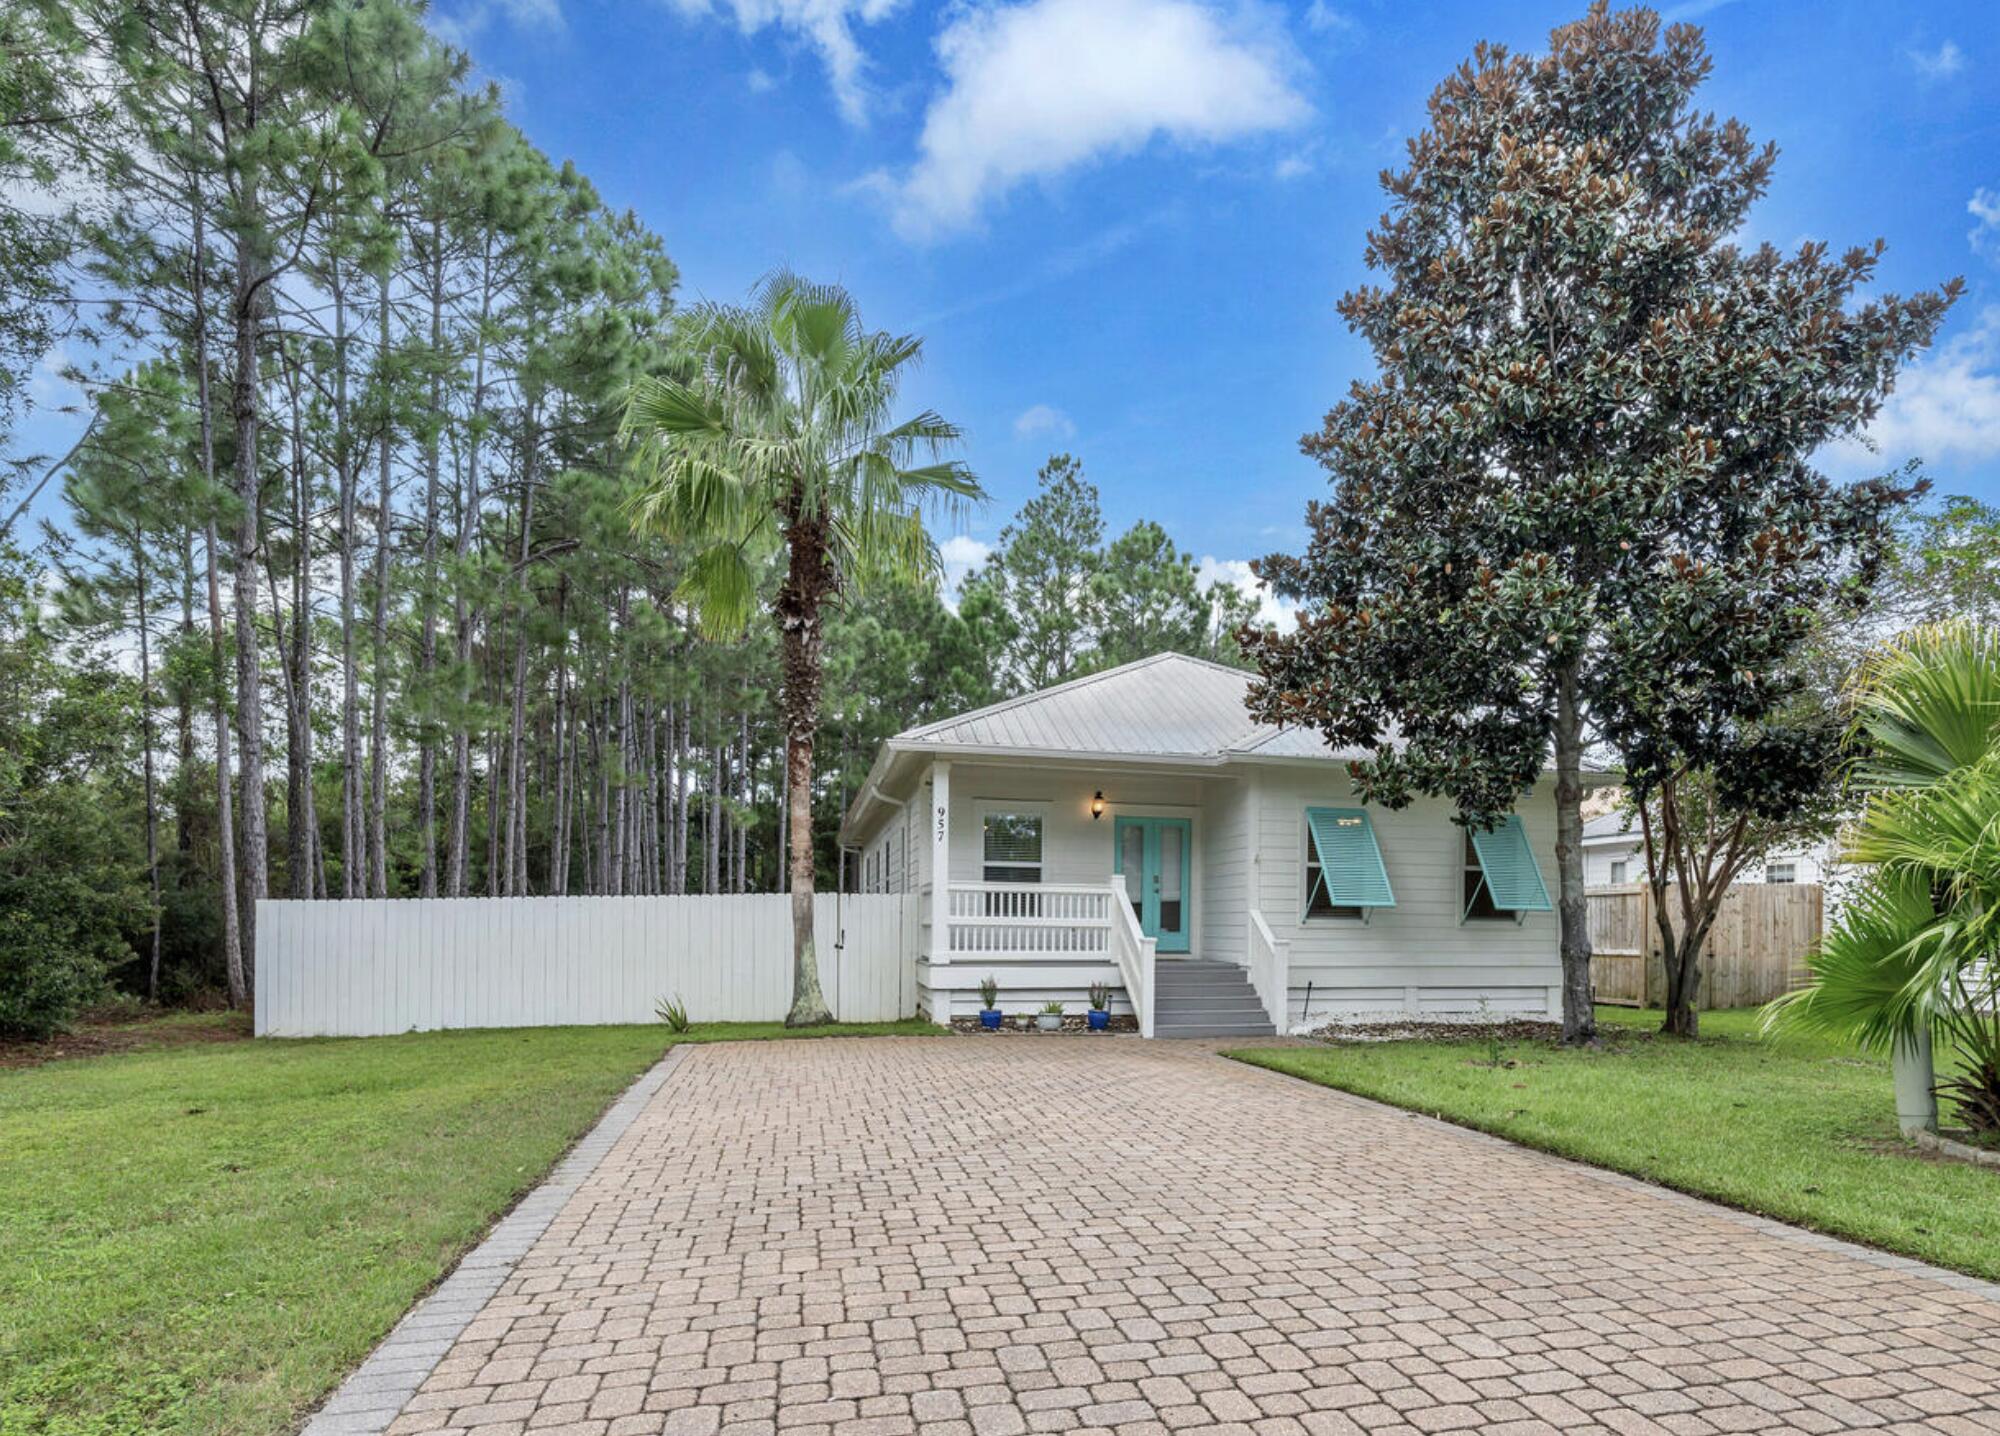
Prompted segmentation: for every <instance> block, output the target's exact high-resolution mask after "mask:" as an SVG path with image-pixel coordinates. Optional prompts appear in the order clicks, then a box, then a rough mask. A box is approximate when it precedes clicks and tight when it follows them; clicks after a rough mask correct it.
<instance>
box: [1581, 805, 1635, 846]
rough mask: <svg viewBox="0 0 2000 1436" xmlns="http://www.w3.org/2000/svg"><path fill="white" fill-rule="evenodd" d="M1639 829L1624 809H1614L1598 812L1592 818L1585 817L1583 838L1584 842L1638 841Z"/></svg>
mask: <svg viewBox="0 0 2000 1436" xmlns="http://www.w3.org/2000/svg"><path fill="white" fill-rule="evenodd" d="M1640 837H1641V834H1640V832H1639V829H1638V828H1637V827H1636V826H1635V825H1634V824H1633V822H1632V814H1631V812H1630V811H1629V810H1626V809H1614V810H1613V811H1611V812H1609V813H1599V814H1598V815H1597V816H1596V817H1594V818H1586V819H1585V820H1584V824H1583V840H1584V841H1585V842H1586V843H1610V842H1620V841H1630V842H1635V843H1636V842H1638V841H1639V839H1640Z"/></svg>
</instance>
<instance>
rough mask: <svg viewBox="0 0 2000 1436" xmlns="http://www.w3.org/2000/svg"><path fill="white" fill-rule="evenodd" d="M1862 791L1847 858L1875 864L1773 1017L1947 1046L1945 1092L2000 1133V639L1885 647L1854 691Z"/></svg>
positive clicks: (1941, 638)
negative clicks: (1956, 1062)
mask: <svg viewBox="0 0 2000 1436" xmlns="http://www.w3.org/2000/svg"><path fill="white" fill-rule="evenodd" d="M1855 700H1856V701H1855V727H1856V738H1857V740H1858V744H1857V746H1859V747H1860V748H1861V751H1862V754H1863V756H1862V758H1861V759H1860V761H1859V762H1858V763H1857V765H1856V777H1857V779H1858V780H1859V781H1860V783H1861V785H1862V786H1863V788H1864V790H1865V791H1866V792H1867V803H1866V806H1865V807H1864V808H1863V810H1862V814H1861V818H1860V820H1859V821H1858V822H1857V823H1856V824H1855V825H1854V827H1853V828H1852V829H1851V830H1850V832H1849V833H1848V837H1847V844H1846V854H1845V856H1846V858H1847V859H1848V860H1849V861H1850V862H1856V863H1866V864H1871V865H1872V870H1871V871H1870V873H1869V875H1868V877H1867V879H1866V880H1865V881H1864V882H1863V883H1862V884H1861V886H1860V888H1859V890H1858V891H1857V892H1856V893H1855V894H1854V895H1853V896H1852V897H1851V899H1850V900H1849V901H1848V902H1847V904H1846V905H1845V906H1844V908H1843V909H1842V911H1841V914H1840V917H1839V919H1838V920H1837V921H1836V922H1835V924H1834V926H1833V928H1832V930H1831V931H1830V932H1828V933H1827V935H1826V937H1825V938H1824V939H1823V940H1822V941H1821V943H1820V945H1819V948H1818V949H1817V950H1816V951H1815V952H1814V953H1813V954H1812V956H1811V957H1810V958H1808V959H1807V965H1808V967H1809V968H1810V969H1811V972H1812V978H1813V981H1812V985H1811V986H1809V987H1806V988H1802V989H1801V990H1799V991H1798V992H1794V993H1792V994H1790V995H1789V996H1787V997H1785V998H1782V999H1780V1000H1779V1001H1778V1002H1777V1003H1775V1004H1773V1006H1772V1008H1771V1010H1770V1015H1769V1020H1770V1021H1772V1022H1774V1023H1782V1024H1787V1025H1794V1026H1798V1027H1803V1028H1808V1029H1811V1030H1814V1031H1818V1032H1822V1033H1825V1034H1828V1035H1830V1036H1837V1037H1842V1038H1846V1039H1850V1040H1852V1041H1855V1042H1857V1043H1859V1044H1860V1045H1861V1046H1863V1047H1864V1048H1869V1049H1873V1050H1877V1051H1889V1052H1894V1053H1898V1054H1918V1055H1917V1061H1918V1062H1919V1063H1922V1064H1923V1067H1924V1069H1925V1070H1927V1069H1928V1064H1927V1063H1924V1062H1923V1057H1922V1055H1921V1054H1923V1053H1926V1052H1927V1051H1928V1047H1929V1043H1930V1040H1931V1038H1932V1037H1933V1036H1934V1035H1936V1036H1941V1037H1945V1038H1948V1039H1949V1040H1950V1042H1951V1043H1952V1045H1953V1046H1955V1047H1956V1049H1957V1051H1958V1054H1959V1057H1960V1058H1961V1059H1962V1065H1961V1067H1960V1069H1959V1070H1958V1071H1956V1072H1955V1073H1954V1074H1953V1075H1952V1076H1950V1077H1949V1078H1947V1079H1946V1081H1945V1082H1943V1083H1942V1084H1940V1085H1939V1086H1938V1087H1937V1088H1936V1090H1937V1091H1939V1092H1941V1093H1943V1094H1945V1095H1946V1096H1948V1097H1949V1098H1950V1099H1951V1100H1952V1102H1953V1103H1954V1105H1955V1106H1956V1107H1957V1109H1958V1114H1959V1116H1960V1117H1961V1118H1962V1119H1963V1120H1964V1121H1965V1122H1966V1124H1967V1125H1968V1126H1970V1127H1973V1128H1975V1129H1977V1130H1980V1131H1984V1132H1996V1133H2000V962H1996V961H1994V954H1995V952H1996V951H2000V741H1996V740H2000V631H1996V630H1994V629H1991V628H1982V627H1979V626H1978V625H1976V624H1971V623H1948V624H1940V625H1936V626H1932V627H1927V628H1920V629H1917V630H1915V631H1914V632H1912V633H1910V634H1907V635H1905V636H1904V637H1903V638H1901V639H1900V640H1898V641H1897V642H1895V643H1893V644H1890V645H1888V646H1887V647H1885V648H1883V649H1882V650H1881V651H1879V652H1878V653H1877V654H1876V656H1875V657H1874V659H1873V660H1872V661H1871V662H1870V663H1869V665H1868V667H1867V668H1866V669H1865V670H1864V671H1863V673H1862V675H1861V678H1860V680H1859V682H1858V684H1857V686H1856V692H1855Z"/></svg>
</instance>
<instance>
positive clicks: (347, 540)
mask: <svg viewBox="0 0 2000 1436" xmlns="http://www.w3.org/2000/svg"><path fill="white" fill-rule="evenodd" d="M330 276H331V277H330V279H329V281H328V283H329V287H330V289H331V290H332V293H333V467H334V474H335V480H336V483H337V485H338V489H339V493H338V496H337V502H338V505H339V509H340V895H341V896H342V897H349V898H356V897H360V896H361V893H362V884H363V882H364V881H365V880H366V876H367V871H368V859H367V852H366V846H365V845H366V843H367V841H368V839H367V833H366V830H365V829H364V828H363V826H362V821H361V806H362V793H361V785H362V783H363V781H364V779H363V778H362V776H361V686H360V685H361V680H360V677H359V676H358V671H357V666H356V660H355V653H354V617H355V607H356V604H355V593H354V530H355V527H356V512H355V511H356V507H357V493H356V490H357V488H358V487H359V486H358V484H357V483H356V481H355V475H354V455H353V451H352V449H351V447H350V445H349V438H350V435H351V433H352V430H353V423H352V415H351V414H350V413H349V411H348V402H347V286H346V284H345V283H344V282H343V281H342V279H341V277H340V264H339V261H338V260H335V261H334V262H333V263H332V265H331V266H330Z"/></svg>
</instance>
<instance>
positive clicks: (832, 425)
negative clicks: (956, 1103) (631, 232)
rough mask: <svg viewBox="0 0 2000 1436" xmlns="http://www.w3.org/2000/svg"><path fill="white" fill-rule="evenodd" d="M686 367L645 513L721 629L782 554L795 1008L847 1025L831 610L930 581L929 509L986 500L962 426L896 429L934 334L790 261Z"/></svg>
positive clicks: (695, 345)
mask: <svg viewBox="0 0 2000 1436" xmlns="http://www.w3.org/2000/svg"><path fill="white" fill-rule="evenodd" d="M681 339H682V340H683V352H682V354H681V360H682V363H681V366H680V373H679V374H678V375H677V376H674V377H667V378H657V379H647V380H642V381H641V382H640V383H638V384H637V385H636V386H634V388H633V391H632V395H631V398H630V399H629V401H628V402H627V407H626V414H625V430H626V433H627V435H628V436H630V437H631V438H633V439H635V440H636V441H637V442H638V451H637V461H638V464H639V470H640V475H641V478H640V486H639V489H638V492H637V493H636V495H635V496H634V498H633V500H632V511H633V518H634V522H635V523H636V524H637V525H639V526H641V527H645V528H650V529H654V530H657V531H660V532H662V533H664V534H666V535H667V536H669V537H671V538H673V539H675V540H677V541H679V542H683V543H685V544H687V545H689V547H690V548H691V550H692V552H691V553H690V555H689V558H688V563H687V570H686V577H685V578H684V580H683V581H682V584H681V588H680V594H681V597H682V599H683V601H684V602H686V603H688V604H689V605H690V606H691V607H692V608H693V609H694V610H695V611H696V613H697V614H698V615H699V617H700V619H701V621H702V625H703V627H704V628H706V629H707V630H708V631H709V632H710V633H711V634H714V635H719V636H728V635H731V634H735V633H740V632H741V631H742V630H743V628H744V627H745V625H747V624H748V623H749V621H750V619H751V617H752V615H753V613H754V612H755V610H756V608H757V606H758V603H759V599H760V592H761V591H762V588H763V585H762V584H761V583H760V579H761V577H762V576H763V574H764V572H765V571H766V565H767V563H768V562H769V561H770V560H771V559H772V558H774V557H775V558H776V559H777V561H778V562H779V563H780V564H781V565H782V576H781V577H780V579H779V581H778V584H777V587H776V590H775V592H774V593H772V594H771V595H770V597H769V599H768V602H769V605H770V609H771V614H772V617H773V618H774V619H775V621H776V623H777V626H778V634H779V641H780V644H781V650H782V687H783V695H782V702H781V707H782V712H783V717H784V724H785V764H786V774H787V781H788V790H787V792H788V800H789V803H790V811H789V815H788V816H789V821H788V824H787V826H788V829H789V835H790V844H791V847H790V853H789V862H790V865H791V892H792V1008H791V1012H790V1013H789V1014H788V1015H787V1016H786V1018H785V1021H786V1023H787V1025H789V1026H794V1027H800V1026H809V1025H812V1024H816V1023H823V1022H830V1021H831V1020H832V1014H831V1013H830V1012H829V1011H828V1010H827V1005H826V999H825V997H824V996H823V995H822V994H821V992H820V984H819V964H818V961H817V958H816V955H815V953H814V951H813V841H812V778H813V734H814V732H815V730H816V728H817V726H818V723H819V706H820V685H821V677H822V664H823V654H822V647H823V643H824V630H823V627H822V614H823V613H824V611H825V609H826V606H827V605H828V604H829V603H830V602H832V601H833V600H835V599H836V598H837V597H838V596H839V595H840V594H841V593H843V592H845V591H847V590H849V589H853V588H859V587H862V586H865V585H866V584H868V583H870V582H872V581H876V580H880V579H887V578H904V579H908V578H915V577H922V578H929V577H934V576H935V574H936V573H937V570H938V556H937V548H936V546H935V545H934V544H933V543H932V542H931V538H930V535H929V533H928V532H927V531H926V529H925V527H924V516H925V514H926V512H933V513H937V512H942V513H946V514H950V515H953V516H956V515H957V514H959V513H961V512H962V511H963V509H964V507H965V506H966V505H968V504H970V503H972V502H975V501H977V500H981V499H983V498H985V493H984V492H983V491H982V490H981V489H980V487H979V483H978V481H977V480H976V479H975V478H974V477H973V476H972V473H971V472H970V470H968V469H967V468H966V467H965V465H964V464H962V463H960V462H958V461H956V460H947V459H944V458H943V457H942V455H943V454H944V453H945V451H946V450H948V449H949V448H950V447H951V446H953V445H954V444H956V443H957V441H958V439H959V437H960V436H959V430H958V428H957V427H956V426H955V425H953V424H950V423H947V422H946V421H945V420H944V419H942V418H940V417H939V416H938V415H937V414H934V413H931V412H929V411H925V412H924V413H921V414H918V415H916V416H915V417H913V418H909V419H906V420H904V421H903V422H901V423H891V422H890V420H889V411H890V409H891V407H892V406H893V405H894V403H895V400H896V393H897V389H898V386H899V385H900V383H901V381H902V377H903V374H904V373H905V371H906V370H908V369H909V368H910V367H911V366H912V365H913V364H914V363H915V362H916V360H917V357H918V355H919V353H920V352H921V351H922V348H923V341H922V340H920V339H918V338H915V337H914V336H910V335H902V336H897V335H891V334H887V333H883V332H880V331H874V332H871V331H869V330H866V329H864V328H862V325H861V320H860V316H859V315H858V313H857V312H856V310H855V305H854V300H853V299H852V298H851V297H850V296H849V295H848V294H847V292H846V291H845V290H842V289H839V288H837V287H834V286H832V285H819V284H809V283H807V282H806V281H804V280H802V279H800V278H799V277H798V276H796V275H793V274H789V273H785V272H782V271H781V272H778V273H775V274H772V275H771V276H769V277H768V278H766V279H765V280H764V281H763V282H762V283H761V284H760V285H759V286H758V287H757V289H756V291H755V292H754V294H753V295H752V298H751V302H750V304H749V305H748V306H747V307H737V306H729V305H705V306H703V307H701V308H699V309H696V310H693V311H691V312H690V313H689V314H688V315H687V317H686V318H685V320H684V321H683V325H682V330H681Z"/></svg>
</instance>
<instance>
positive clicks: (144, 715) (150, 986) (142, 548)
mask: <svg viewBox="0 0 2000 1436" xmlns="http://www.w3.org/2000/svg"><path fill="white" fill-rule="evenodd" d="M132 572H133V585H134V587H135V589H136V591H137V594H138V601H139V742H140V745H141V748H142V750H143V752H144V754H145V777H146V879H147V882H148V883H149V884H150V885H151V887H152V892H153V913H152V916H153V933H152V951H151V953H150V955H149V958H148V961H147V965H146V1001H148V1002H158V1001H159V1000H160V818H159V809H158V807H157V805H156V804H155V801H154V790H153V652H152V633H151V632H150V631H149V630H148V628H147V626H146V536H145V534H144V532H143V531H142V530H140V529H138V528H137V527H135V528H134V529H133V530H132Z"/></svg>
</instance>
